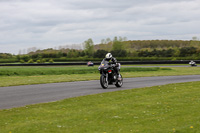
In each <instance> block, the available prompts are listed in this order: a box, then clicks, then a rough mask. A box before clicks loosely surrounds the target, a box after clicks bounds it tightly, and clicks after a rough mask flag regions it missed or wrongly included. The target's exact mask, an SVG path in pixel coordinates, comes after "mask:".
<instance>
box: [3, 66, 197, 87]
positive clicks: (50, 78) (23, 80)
mask: <svg viewBox="0 0 200 133" xmlns="http://www.w3.org/2000/svg"><path fill="white" fill-rule="evenodd" d="M28 68H29V69H30V71H33V70H31V69H32V67H28ZM47 68H48V67H47ZM59 68H60V67H58V68H57V69H56V68H53V69H54V70H55V69H56V70H59ZM15 69H17V68H15ZM39 69H40V68H39ZM45 69H46V67H43V68H42V70H45ZM62 69H66V70H67V69H69V70H70V69H73V70H75V69H80V68H77V67H76V68H62ZM86 69H88V67H87V68H86ZM93 69H94V68H93ZM124 69H126V68H124ZM131 69H132V70H131ZM128 70H130V71H128ZM128 70H126V71H124V70H123V69H122V70H121V74H122V75H123V77H124V78H130V77H148V76H170V75H171V76H173V75H197V74H200V67H170V68H165V67H163V68H158V67H156V68H153V69H152V68H137V69H135V68H134V67H133V68H130V69H128ZM136 70H137V71H136ZM95 71H96V72H94V73H86V74H61V75H56V74H54V75H31V76H27V75H20V76H16V75H15V76H0V78H1V82H0V87H3V86H16V85H29V84H42V83H58V82H71V81H84V80H99V77H100V74H99V73H98V70H97V68H95Z"/></svg>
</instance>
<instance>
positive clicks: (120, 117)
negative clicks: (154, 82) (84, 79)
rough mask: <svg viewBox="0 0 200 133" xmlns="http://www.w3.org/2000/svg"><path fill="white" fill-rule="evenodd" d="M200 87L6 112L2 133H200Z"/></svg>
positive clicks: (170, 87)
mask: <svg viewBox="0 0 200 133" xmlns="http://www.w3.org/2000/svg"><path fill="white" fill-rule="evenodd" d="M199 86H200V82H190V83H179V84H170V85H163V86H156V87H148V88H140V89H132V90H123V91H117V92H109V93H103V94H95V95H89V96H82V97H76V98H70V99H66V100H62V101H58V102H52V103H45V104H37V105H29V106H25V107H21V108H13V109H8V110H0V120H1V121H0V132H1V133H9V132H10V133H27V132H28V133H36V132H37V133H44V132H48V133H49V132H56V133H63V132H64V133H65V132H66V133H118V132H122V133H129V132H133V133H137V132H140V133H147V132H148V133H174V132H176V133H198V132H200V111H199V110H200V106H199V104H200V89H199Z"/></svg>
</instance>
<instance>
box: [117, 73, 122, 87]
mask: <svg viewBox="0 0 200 133" xmlns="http://www.w3.org/2000/svg"><path fill="white" fill-rule="evenodd" d="M120 76H121V80H117V82H116V84H115V86H116V87H122V85H123V78H122V75H121V74H120Z"/></svg>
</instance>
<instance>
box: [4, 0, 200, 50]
mask: <svg viewBox="0 0 200 133" xmlns="http://www.w3.org/2000/svg"><path fill="white" fill-rule="evenodd" d="M0 6H1V8H0V53H1V52H10V53H15V54H17V53H18V51H19V49H24V48H29V47H41V48H48V47H58V46H59V45H64V44H75V43H76V44H80V43H82V42H84V41H85V40H87V39H88V38H92V39H93V41H94V42H95V43H99V42H100V41H101V39H105V38H108V37H110V38H111V39H112V38H113V37H114V36H122V37H127V38H128V39H130V40H146V39H175V40H176V39H182V40H188V39H192V37H193V36H197V37H199V36H200V32H199V31H198V29H200V26H199V22H200V18H199V17H198V16H199V15H200V9H199V6H200V1H199V0H191V1H188V0H176V1H174V0H140V1H136V0H132V1H130V0H123V1H122V0H101V1H94V0H84V1H81V0H73V1H72V0H59V1H56V0H0ZM8 45H10V46H12V48H7V49H6V46H8Z"/></svg>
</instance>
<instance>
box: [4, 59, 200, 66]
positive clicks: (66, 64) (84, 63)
mask: <svg viewBox="0 0 200 133" xmlns="http://www.w3.org/2000/svg"><path fill="white" fill-rule="evenodd" d="M194 61H195V60H194ZM189 62H190V61H189V60H182V61H119V63H121V64H122V65H134V64H141V65H142V64H189ZM195 62H196V63H197V64H198V63H200V61H195ZM99 64H100V62H95V63H94V65H99ZM69 65H87V63H86V62H69V63H29V64H0V66H69Z"/></svg>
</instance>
